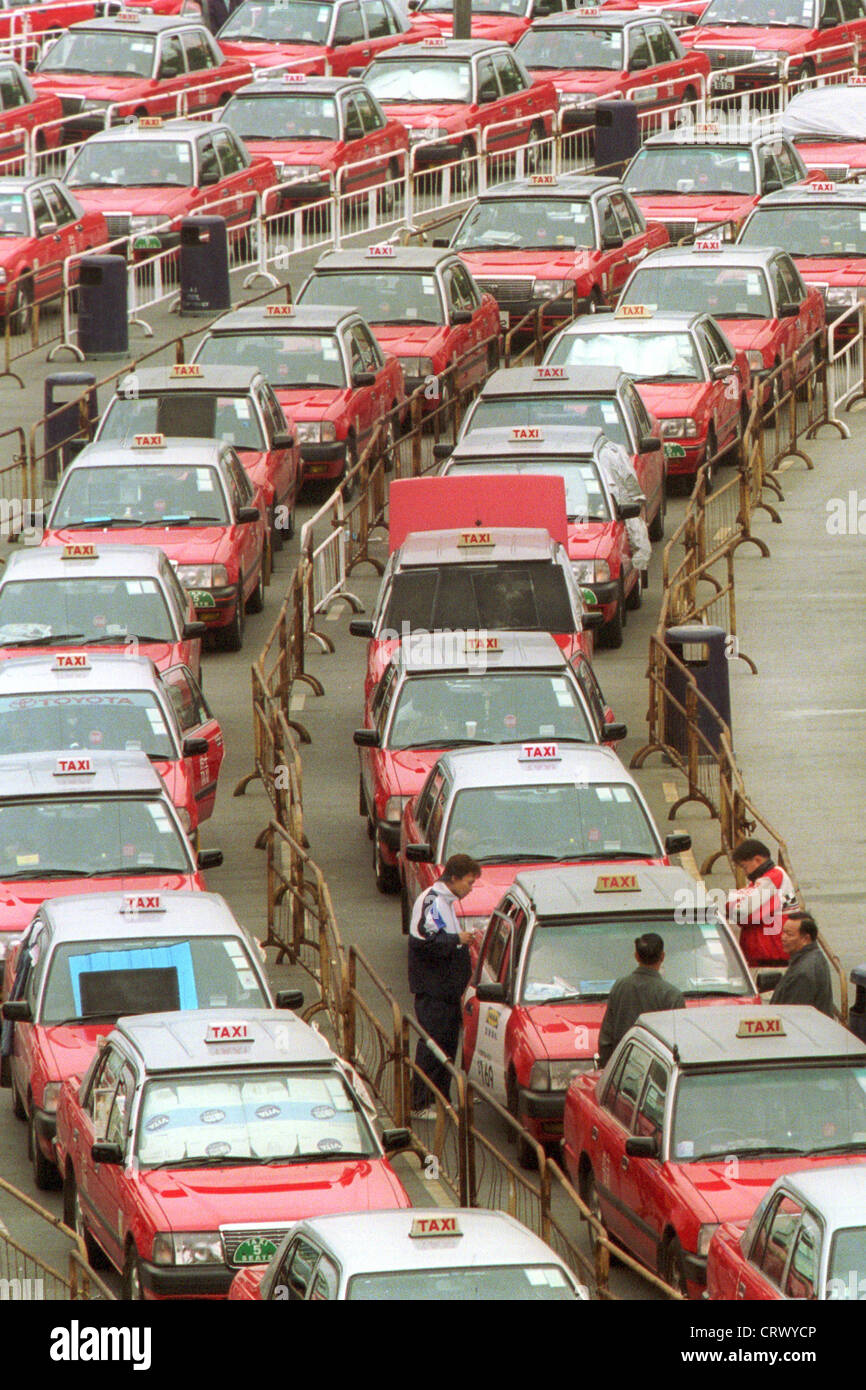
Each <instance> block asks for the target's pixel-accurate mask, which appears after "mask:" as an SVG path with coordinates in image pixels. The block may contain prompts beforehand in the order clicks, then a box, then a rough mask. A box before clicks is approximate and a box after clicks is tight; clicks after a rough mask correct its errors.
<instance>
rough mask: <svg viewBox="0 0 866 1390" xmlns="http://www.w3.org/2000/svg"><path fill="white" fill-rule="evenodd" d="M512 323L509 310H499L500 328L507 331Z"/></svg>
mask: <svg viewBox="0 0 866 1390" xmlns="http://www.w3.org/2000/svg"><path fill="white" fill-rule="evenodd" d="M510 321H511V315H510V314H509V312H508V310H507V309H500V310H499V327H500V328H504V329H506V328H507V327H508V325H509V322H510Z"/></svg>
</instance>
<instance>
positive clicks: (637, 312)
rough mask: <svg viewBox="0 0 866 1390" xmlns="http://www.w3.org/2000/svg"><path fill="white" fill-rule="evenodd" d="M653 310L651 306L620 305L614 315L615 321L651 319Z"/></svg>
mask: <svg viewBox="0 0 866 1390" xmlns="http://www.w3.org/2000/svg"><path fill="white" fill-rule="evenodd" d="M654 313H655V310H654V309H653V307H652V305H651V304H621V305H620V306H619V308H618V309H617V311H616V313H615V314H614V318H616V319H651V318H652V316H653V314H654Z"/></svg>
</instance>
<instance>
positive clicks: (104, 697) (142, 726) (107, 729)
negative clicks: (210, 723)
mask: <svg viewBox="0 0 866 1390" xmlns="http://www.w3.org/2000/svg"><path fill="white" fill-rule="evenodd" d="M84 679H85V680H86V677H85V678H84ZM56 748H70V749H71V748H87V749H91V748H97V749H99V750H100V752H106V751H108V752H113V753H121V752H126V753H132V752H141V753H146V754H147V755H148V757H149V758H172V759H173V758H176V757H177V756H178V750H177V745H176V743H175V740H174V739H173V737H172V735H171V732H170V731H169V726H168V724H167V722H166V717H165V715H164V714H163V712H162V710H161V709H160V707H159V703H158V701H157V698H156V696H155V695H153V694H151V693H150V691H147V690H116V691H112V690H93V691H90V690H88V691H86V692H85V691H64V692H63V693H62V694H56V695H55V694H41V695H3V696H0V754H2V753H22V752H25V751H26V752H28V753H50V752H51V751H52V750H53V749H56Z"/></svg>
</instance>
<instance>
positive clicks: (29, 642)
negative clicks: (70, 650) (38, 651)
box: [0, 632, 84, 647]
mask: <svg viewBox="0 0 866 1390" xmlns="http://www.w3.org/2000/svg"><path fill="white" fill-rule="evenodd" d="M83 636H84V633H83V632H62V633H58V635H57V636H56V637H55V636H54V634H53V633H51V634H49V635H48V636H47V637H18V638H16V639H15V640H14V641H4V640H3V639H2V638H0V647H45V646H53V645H54V643H55V642H75V641H77V640H78V639H79V638H80V637H83Z"/></svg>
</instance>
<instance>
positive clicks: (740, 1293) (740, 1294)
mask: <svg viewBox="0 0 866 1390" xmlns="http://www.w3.org/2000/svg"><path fill="white" fill-rule="evenodd" d="M745 1297H746V1286H745V1284H744V1283H743V1280H742V1279H741V1280H740V1282H739V1284H738V1285H737V1298H745Z"/></svg>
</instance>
